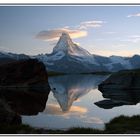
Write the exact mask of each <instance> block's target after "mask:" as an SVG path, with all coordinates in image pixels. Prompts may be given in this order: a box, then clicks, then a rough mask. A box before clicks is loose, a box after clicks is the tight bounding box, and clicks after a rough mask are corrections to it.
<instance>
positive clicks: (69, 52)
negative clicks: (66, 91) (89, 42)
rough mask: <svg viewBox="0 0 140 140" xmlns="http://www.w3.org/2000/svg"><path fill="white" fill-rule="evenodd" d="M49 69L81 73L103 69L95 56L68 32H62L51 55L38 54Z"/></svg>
mask: <svg viewBox="0 0 140 140" xmlns="http://www.w3.org/2000/svg"><path fill="white" fill-rule="evenodd" d="M37 58H38V59H39V60H41V61H43V62H44V64H45V65H46V67H47V70H48V71H56V72H66V73H81V72H93V71H102V69H101V66H100V64H99V63H98V62H97V61H96V59H95V58H94V56H93V55H92V54H90V53H89V52H88V51H86V50H85V49H83V48H81V47H79V46H78V45H76V44H75V43H73V42H72V40H71V38H70V36H69V35H68V34H67V33H62V35H61V37H60V39H59V41H58V43H57V44H56V46H55V47H54V49H53V52H52V53H51V54H49V55H42V56H40V55H39V56H37Z"/></svg>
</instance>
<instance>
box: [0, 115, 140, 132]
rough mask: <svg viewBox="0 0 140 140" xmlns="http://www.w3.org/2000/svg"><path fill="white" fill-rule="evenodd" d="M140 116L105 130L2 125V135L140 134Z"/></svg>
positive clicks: (122, 119)
mask: <svg viewBox="0 0 140 140" xmlns="http://www.w3.org/2000/svg"><path fill="white" fill-rule="evenodd" d="M139 124H140V115H139V116H133V117H127V116H119V117H116V118H114V119H112V120H111V121H110V122H109V123H106V124H105V129H104V130H97V129H92V128H80V127H77V128H70V129H69V130H65V131H64V130H47V129H37V128H32V127H30V126H28V125H0V133H1V134H140V126H139Z"/></svg>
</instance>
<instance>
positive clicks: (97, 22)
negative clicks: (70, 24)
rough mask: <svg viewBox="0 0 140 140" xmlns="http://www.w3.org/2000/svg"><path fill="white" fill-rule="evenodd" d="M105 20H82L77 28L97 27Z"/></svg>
mask: <svg viewBox="0 0 140 140" xmlns="http://www.w3.org/2000/svg"><path fill="white" fill-rule="evenodd" d="M104 23H105V22H104V21H101V20H92V21H84V22H81V23H80V26H79V29H87V28H98V27H101V26H102V25H103V24H104Z"/></svg>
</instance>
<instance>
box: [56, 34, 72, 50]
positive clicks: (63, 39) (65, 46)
mask: <svg viewBox="0 0 140 140" xmlns="http://www.w3.org/2000/svg"><path fill="white" fill-rule="evenodd" d="M74 45H75V44H74V43H73V42H72V40H71V38H70V36H69V34H68V33H67V32H63V33H62V35H61V36H60V39H59V41H58V43H57V44H56V46H55V47H54V49H53V52H58V51H63V52H68V50H69V49H70V48H72V47H74Z"/></svg>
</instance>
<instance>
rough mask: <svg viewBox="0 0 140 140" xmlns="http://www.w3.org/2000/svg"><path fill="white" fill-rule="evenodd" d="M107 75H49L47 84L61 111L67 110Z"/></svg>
mask: <svg viewBox="0 0 140 140" xmlns="http://www.w3.org/2000/svg"><path fill="white" fill-rule="evenodd" d="M107 77H108V76H101V75H64V76H56V77H49V79H48V81H49V85H50V87H51V90H52V92H53V95H54V97H55V98H56V99H57V101H58V103H59V105H60V107H61V109H62V111H63V112H66V111H69V110H70V107H71V106H72V103H73V102H74V101H76V100H77V99H78V98H80V97H81V96H83V95H85V94H87V93H89V91H90V90H92V89H94V88H97V86H98V84H99V83H100V82H101V81H103V80H105V79H106V78H107Z"/></svg>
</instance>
